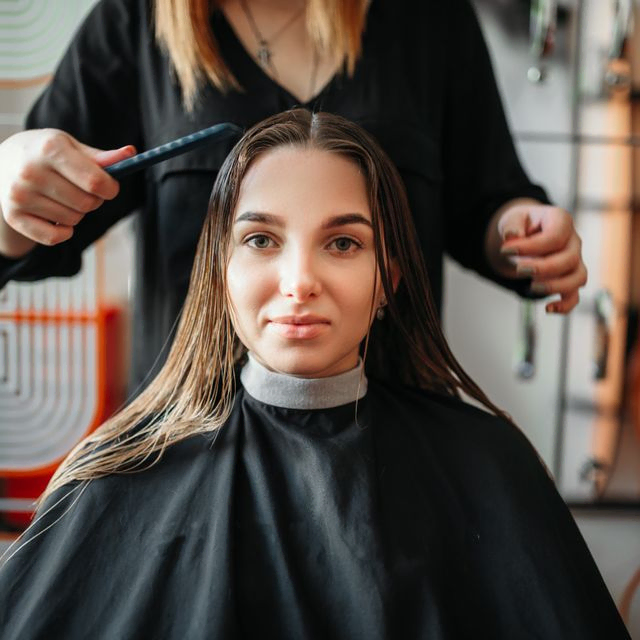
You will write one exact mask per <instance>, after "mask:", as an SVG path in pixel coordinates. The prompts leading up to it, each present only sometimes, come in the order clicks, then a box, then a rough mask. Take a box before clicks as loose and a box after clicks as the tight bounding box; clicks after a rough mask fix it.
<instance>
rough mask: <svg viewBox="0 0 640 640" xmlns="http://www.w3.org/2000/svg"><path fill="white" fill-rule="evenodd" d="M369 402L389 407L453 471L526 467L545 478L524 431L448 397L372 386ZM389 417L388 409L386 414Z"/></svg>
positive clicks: (414, 436) (380, 407) (410, 389)
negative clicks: (452, 464) (451, 463)
mask: <svg viewBox="0 0 640 640" xmlns="http://www.w3.org/2000/svg"><path fill="white" fill-rule="evenodd" d="M370 391H371V394H372V401H373V403H374V406H378V407H379V409H380V411H384V409H383V406H386V407H387V408H390V407H393V408H394V409H393V411H394V413H396V415H398V418H399V419H398V420H397V421H396V420H394V422H396V424H403V425H404V426H405V427H406V429H407V430H408V431H410V432H411V433H412V437H413V438H416V439H417V440H419V441H420V442H422V443H423V444H424V446H428V447H429V448H430V449H432V450H434V452H435V453H436V454H437V455H439V456H440V457H442V458H443V459H449V460H452V461H453V460H455V461H456V462H455V464H456V466H458V465H461V466H464V465H466V466H468V467H471V468H477V469H478V470H480V469H481V468H485V469H493V470H494V471H495V472H496V473H498V474H500V475H501V474H502V473H508V472H510V471H513V470H514V469H515V468H517V467H520V468H521V469H522V468H523V465H524V467H526V469H528V470H529V471H533V472H535V473H538V472H542V473H543V475H545V476H546V475H548V472H547V470H546V469H545V467H544V465H543V463H542V462H541V459H540V457H539V455H538V453H537V451H536V450H535V448H534V447H533V445H532V444H531V442H530V441H529V439H528V438H527V436H526V435H525V434H524V433H523V432H522V430H521V429H520V428H519V427H517V426H516V425H514V424H512V423H510V422H508V421H507V420H505V419H503V418H501V417H499V416H495V415H493V414H490V413H488V412H487V411H485V410H483V409H480V408H478V407H475V406H472V405H470V404H469V403H467V402H465V401H463V400H461V399H458V398H455V397H452V396H445V395H442V394H438V393H435V392H430V391H425V390H422V389H417V388H413V387H406V386H401V385H397V386H396V385H393V386H392V385H388V384H385V383H379V382H375V381H374V382H372V383H371V384H370ZM387 411H388V409H387Z"/></svg>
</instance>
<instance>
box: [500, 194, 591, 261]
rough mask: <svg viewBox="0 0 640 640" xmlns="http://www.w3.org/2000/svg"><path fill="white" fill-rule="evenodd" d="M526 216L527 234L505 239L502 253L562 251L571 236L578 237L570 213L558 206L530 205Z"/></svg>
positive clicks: (532, 254) (543, 253) (530, 253)
mask: <svg viewBox="0 0 640 640" xmlns="http://www.w3.org/2000/svg"><path fill="white" fill-rule="evenodd" d="M528 216H529V231H528V234H527V235H526V236H525V237H513V236H512V237H511V238H509V239H508V240H507V241H505V242H504V243H503V245H502V247H501V248H500V251H501V253H502V254H503V255H521V256H547V255H550V254H553V253H557V252H559V251H562V250H563V249H564V248H565V247H566V246H567V244H568V243H569V241H570V239H571V238H572V237H578V239H579V236H578V234H577V232H576V230H575V227H574V225H573V219H572V217H571V215H570V214H569V213H568V212H567V211H565V210H564V209H561V208H560V207H553V206H550V205H531V206H529V207H528Z"/></svg>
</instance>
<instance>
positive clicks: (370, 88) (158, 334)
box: [0, 0, 548, 389]
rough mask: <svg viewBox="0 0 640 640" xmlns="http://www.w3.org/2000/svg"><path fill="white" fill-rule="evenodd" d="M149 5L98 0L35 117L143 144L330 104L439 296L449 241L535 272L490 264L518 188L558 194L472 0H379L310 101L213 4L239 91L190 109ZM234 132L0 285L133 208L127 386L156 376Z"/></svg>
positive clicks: (98, 138)
mask: <svg viewBox="0 0 640 640" xmlns="http://www.w3.org/2000/svg"><path fill="white" fill-rule="evenodd" d="M149 5H150V0H101V1H100V2H98V3H97V5H96V7H95V8H94V9H93V10H92V12H91V13H90V14H89V16H88V18H87V20H86V22H85V23H84V24H83V26H82V28H81V29H80V30H79V32H78V34H77V36H76V37H75V39H74V41H73V43H72V44H71V46H70V49H69V51H68V53H67V54H66V55H65V56H64V58H63V60H62V62H61V64H60V67H59V68H58V70H57V72H56V74H55V77H54V79H53V81H52V83H51V85H50V86H49V87H48V88H47V90H46V91H45V92H44V94H43V95H42V97H41V98H40V99H39V100H38V102H37V103H36V104H35V106H34V108H33V109H32V111H31V113H30V114H29V117H28V119H27V123H26V126H27V127H28V128H40V127H55V128H58V129H63V130H65V131H68V132H69V133H71V134H72V135H73V136H74V137H76V138H78V139H79V140H80V141H82V142H84V143H86V144H89V145H91V146H94V147H99V148H104V149H112V148H117V147H119V146H121V145H125V144H134V145H136V146H137V148H138V149H139V150H144V149H150V148H152V147H154V146H157V145H159V144H161V143H164V142H168V141H169V140H173V139H175V138H177V137H179V136H183V135H186V134H188V133H192V132H193V131H197V130H198V129H201V128H204V127H208V126H211V125H212V124H216V123H219V122H233V123H235V124H237V125H239V126H240V127H242V128H245V129H246V128H248V127H250V126H252V125H253V124H255V123H256V122H259V121H261V120H263V119H264V118H266V117H268V116H271V115H273V114H274V113H278V112H280V111H284V110H286V109H290V108H292V107H295V106H305V107H308V108H310V109H313V110H314V111H329V112H332V113H336V114H339V115H341V116H344V117H346V118H349V119H350V120H353V121H355V122H357V123H359V124H360V125H361V126H363V127H364V128H365V129H367V130H368V131H369V132H370V133H372V134H373V135H374V136H375V137H376V138H377V140H378V142H379V143H380V144H381V146H382V147H383V148H384V150H385V151H386V152H387V154H388V155H389V156H390V158H391V160H392V161H393V162H394V163H395V164H396V166H397V167H398V169H399V171H400V174H401V176H402V179H403V181H404V184H405V186H406V189H407V195H408V198H409V203H410V205H411V211H412V213H413V219H414V221H415V225H416V230H417V234H418V239H419V242H420V245H421V247H422V251H423V255H424V258H425V261H426V265H427V270H428V272H429V276H430V280H431V286H432V290H433V295H434V298H435V300H436V303H439V302H440V299H441V288H442V257H443V253H444V252H445V251H446V252H447V253H448V254H449V255H451V256H452V257H453V258H454V259H455V260H457V261H458V262H459V263H460V264H462V265H463V266H465V267H468V268H470V269H474V270H475V271H477V272H478V273H480V274H482V275H483V276H486V277H488V278H491V279H492V280H495V281H496V282H498V283H500V284H501V285H503V286H506V287H509V288H511V289H514V290H516V291H518V292H519V293H520V294H522V295H525V294H526V293H527V291H528V288H529V285H530V281H529V280H528V279H527V280H508V279H501V278H499V277H498V276H497V274H496V273H495V272H494V271H493V269H492V268H491V267H490V266H489V264H488V263H487V261H486V258H485V255H484V237H485V230H486V227H487V224H488V222H489V220H490V219H491V217H492V216H493V214H494V213H495V212H496V211H497V210H498V208H499V207H500V206H501V205H502V204H504V203H505V202H507V201H508V200H511V199H512V198H518V197H530V198H535V199H538V200H541V201H543V202H548V200H547V196H546V194H545V192H544V191H543V190H542V189H541V188H539V187H538V186H536V185H533V184H532V183H531V182H530V181H529V178H528V177H527V175H526V174H525V172H524V171H523V169H522V167H521V165H520V162H519V160H518V157H517V154H516V151H515V149H514V145H513V141H512V139H511V136H510V133H509V129H508V126H507V121H506V119H505V115H504V111H503V108H502V104H501V101H500V96H499V94H498V90H497V87H496V82H495V79H494V75H493V71H492V68H491V62H490V59H489V55H488V52H487V48H486V46H485V43H484V40H483V37H482V33H481V31H480V28H479V25H478V21H477V19H476V16H475V14H474V12H473V10H472V8H471V5H470V3H469V1H468V0H419V1H417V2H416V1H415V0H371V5H370V9H369V13H368V17H367V25H366V31H365V34H364V37H363V43H362V55H361V57H360V59H359V60H358V62H357V64H356V68H355V73H354V75H353V77H347V76H344V75H342V74H339V75H337V76H336V77H334V78H333V79H332V80H331V81H330V82H329V83H328V84H327V85H326V86H325V87H322V88H320V87H319V88H318V93H317V95H316V96H314V98H313V99H312V100H310V101H309V102H307V103H304V104H303V105H300V101H299V100H297V99H296V98H295V97H294V96H292V95H291V94H290V93H289V92H287V91H286V90H285V89H284V88H282V87H280V86H279V85H278V84H277V83H276V82H274V81H273V80H272V79H271V78H269V76H267V75H265V73H264V70H263V69H261V68H260V67H259V66H258V65H257V64H256V63H255V62H254V61H253V59H252V58H251V57H250V56H249V54H248V53H247V51H246V50H245V49H244V47H243V46H242V44H241V42H240V41H239V40H238V38H237V37H236V35H235V33H234V31H233V29H232V28H231V26H230V25H229V23H228V22H227V21H226V20H225V18H224V15H223V14H222V13H221V12H215V13H214V14H213V16H212V29H213V33H214V34H215V37H216V39H217V41H218V44H219V47H220V52H221V54H222V56H223V58H224V60H225V61H226V62H227V63H228V65H229V67H230V68H231V70H232V72H233V73H234V75H235V77H236V78H237V79H238V81H239V82H240V84H241V85H242V87H243V88H244V91H234V90H231V91H229V92H227V93H226V94H225V93H222V92H221V91H218V90H217V89H215V88H214V87H213V86H207V87H206V88H205V89H204V90H203V91H202V92H201V94H200V95H199V96H198V100H197V103H196V106H195V109H194V111H193V113H191V114H188V113H186V112H185V109H184V107H183V105H182V102H181V97H180V90H179V87H178V86H177V85H176V84H175V82H173V81H172V78H174V74H173V73H172V72H171V69H170V64H169V61H168V59H167V56H166V55H165V54H164V53H163V52H162V51H161V50H160V49H159V47H158V46H157V44H156V42H155V38H154V35H153V32H152V30H151V29H150V27H149V25H151V24H152V23H153V17H152V15H151V11H150V7H149ZM233 143H234V140H232V139H227V140H223V141H219V142H216V143H215V144H212V145H210V146H208V147H206V148H203V149H198V150H195V151H190V152H189V153H187V154H184V155H181V156H178V157H176V158H172V159H170V160H166V161H164V162H162V163H160V164H158V165H155V166H154V167H152V168H151V169H149V170H148V171H146V172H145V173H144V174H143V173H138V174H133V175H132V176H129V177H127V178H123V180H122V182H121V190H120V194H119V195H118V197H117V198H115V199H114V200H112V201H110V202H107V203H106V204H104V205H103V206H102V207H101V208H100V209H99V210H97V211H95V212H93V213H91V214H89V215H87V216H86V217H85V218H84V219H83V221H82V222H81V223H80V224H79V225H78V226H77V227H76V228H75V230H74V235H73V238H72V239H71V240H69V241H67V242H64V243H61V244H59V245H56V246H55V247H45V246H39V247H37V248H36V249H35V250H34V251H33V252H32V253H31V254H30V255H29V256H28V257H27V258H25V259H23V260H15V261H12V260H7V259H3V258H2V257H0V287H2V286H3V284H4V283H5V282H6V281H7V280H10V279H14V280H32V279H39V278H44V277H48V276H69V275H73V274H75V273H76V272H77V271H78V269H79V268H80V266H81V256H82V252H83V250H84V249H85V248H86V247H87V246H88V245H90V244H91V243H92V242H94V241H95V240H96V238H98V237H100V236H101V235H102V234H103V233H104V232H105V231H106V230H107V229H109V227H111V226H112V225H113V224H114V223H116V222H117V221H118V220H120V219H121V218H123V217H124V216H126V215H128V214H130V213H132V212H134V211H139V212H140V215H139V216H138V217H137V219H136V267H135V270H134V273H133V282H134V287H133V294H134V295H133V302H134V308H133V320H134V322H133V339H132V345H133V354H132V373H131V377H132V379H131V385H130V388H132V389H133V388H136V387H138V385H140V384H141V383H143V381H144V380H145V378H147V379H151V377H152V376H150V377H148V376H147V374H148V373H149V371H150V370H151V369H152V365H154V363H156V371H157V369H158V368H159V367H160V365H161V364H162V363H163V361H164V357H161V358H158V354H159V353H161V350H162V347H163V345H167V344H168V342H169V341H168V340H167V337H168V336H169V335H170V332H171V328H172V327H173V326H174V325H175V320H176V317H177V315H178V313H179V310H180V309H181V308H182V304H183V302H184V298H185V295H186V291H187V286H188V282H189V275H190V273H191V266H192V263H193V256H194V253H195V248H196V244H197V241H198V237H199V234H200V230H201V227H202V221H203V219H204V216H205V214H206V211H207V204H208V202H209V195H210V193H211V187H212V186H213V182H214V179H215V177H216V175H217V172H218V170H219V168H220V166H221V165H222V162H223V161H224V159H225V157H226V155H227V154H228V152H229V150H230V148H231V146H232V145H233ZM165 353H166V351H165Z"/></svg>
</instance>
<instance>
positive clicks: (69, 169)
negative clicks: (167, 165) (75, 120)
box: [0, 129, 135, 257]
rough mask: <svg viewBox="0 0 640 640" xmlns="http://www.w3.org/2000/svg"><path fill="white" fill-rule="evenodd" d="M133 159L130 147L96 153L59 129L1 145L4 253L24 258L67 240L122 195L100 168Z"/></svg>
mask: <svg viewBox="0 0 640 640" xmlns="http://www.w3.org/2000/svg"><path fill="white" fill-rule="evenodd" d="M134 153H135V149H134V148H133V147H132V146H126V147H122V148H120V149H114V150H111V151H102V150H100V149H94V148H93V147H89V146H87V145H85V144H82V143H80V142H78V141H77V140H76V139H75V138H73V137H72V136H70V135H68V134H66V133H64V132H62V131H58V130H56V129H34V130H31V131H23V132H21V133H17V134H15V135H13V136H11V137H9V138H7V139H6V140H5V141H4V142H3V143H2V144H0V208H1V213H2V215H1V216H0V253H2V254H3V255H5V256H7V257H20V256H22V255H24V254H25V253H27V252H28V251H30V250H31V248H33V246H34V244H35V243H40V244H45V245H55V244H59V243H60V242H64V241H65V240H68V239H69V238H70V237H71V236H72V235H73V228H74V227H75V226H76V225H77V224H78V223H79V222H80V221H81V220H82V219H83V218H84V216H85V215H86V214H87V213H89V212H90V211H93V210H94V209H97V208H98V207H99V206H100V205H101V204H102V203H103V202H104V201H105V200H110V199H112V198H115V196H116V195H117V194H118V191H119V185H118V182H117V181H116V180H115V179H114V178H112V177H111V176H110V175H109V174H107V173H106V172H105V171H103V170H102V169H101V167H104V166H106V165H109V164H111V163H113V162H117V161H119V160H124V159H125V158H128V157H130V156H132V155H133V154H134Z"/></svg>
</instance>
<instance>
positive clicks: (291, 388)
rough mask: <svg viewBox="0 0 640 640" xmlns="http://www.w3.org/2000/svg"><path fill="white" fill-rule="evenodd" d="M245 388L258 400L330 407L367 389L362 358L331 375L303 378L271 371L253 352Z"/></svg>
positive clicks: (243, 376)
mask: <svg viewBox="0 0 640 640" xmlns="http://www.w3.org/2000/svg"><path fill="white" fill-rule="evenodd" d="M240 380H241V382H242V386H243V387H244V388H245V391H246V392H247V393H248V394H249V395H250V396H253V397H254V398H255V399H256V400H259V401H260V402H264V403H265V404H270V405H272V406H275V407H285V408H287V409H329V408H331V407H339V406H340V405H343V404H349V403H350V402H355V401H356V399H358V400H359V399H361V398H362V397H364V395H365V394H366V393H367V377H366V376H365V374H364V370H363V363H362V360H360V362H359V363H358V366H357V367H356V368H355V369H351V370H350V371H346V372H345V373H341V374H339V375H337V376H331V377H328V378H300V377H297V376H292V375H288V374H284V373H277V372H275V371H270V370H269V369H267V368H266V367H264V366H263V365H261V364H260V363H259V362H257V361H256V360H255V359H254V358H253V357H251V354H249V360H248V362H247V364H246V365H245V366H244V367H243V368H242V371H241V372H240Z"/></svg>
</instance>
